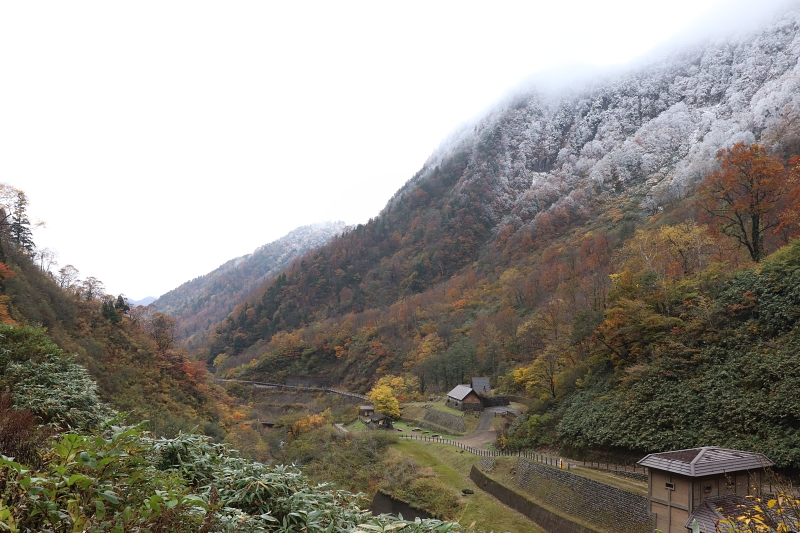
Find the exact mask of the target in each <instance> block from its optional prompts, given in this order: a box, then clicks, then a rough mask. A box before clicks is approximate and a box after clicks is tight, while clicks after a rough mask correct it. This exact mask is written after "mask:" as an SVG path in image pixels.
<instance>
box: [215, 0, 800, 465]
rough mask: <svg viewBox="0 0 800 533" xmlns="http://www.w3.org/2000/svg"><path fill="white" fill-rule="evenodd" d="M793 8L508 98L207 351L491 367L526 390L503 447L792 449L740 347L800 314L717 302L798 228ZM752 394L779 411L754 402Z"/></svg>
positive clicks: (350, 379) (512, 386)
mask: <svg viewBox="0 0 800 533" xmlns="http://www.w3.org/2000/svg"><path fill="white" fill-rule="evenodd" d="M798 20H800V12H798V11H795V10H787V11H786V12H784V13H783V14H782V15H781V16H780V17H778V18H776V19H775V20H773V21H772V23H771V24H770V25H768V26H766V27H764V28H762V29H760V30H758V31H756V32H752V33H749V34H746V35H740V36H738V37H737V38H736V39H734V40H724V41H723V40H720V41H718V42H713V43H707V44H705V45H704V46H702V47H696V48H691V49H686V50H684V51H682V52H680V53H677V54H674V55H672V56H670V57H669V58H667V59H662V60H659V61H658V62H655V63H653V64H650V65H647V66H643V67H639V68H637V69H634V70H631V71H628V72H627V73H622V74H618V75H615V76H611V77H608V78H606V79H601V80H595V81H593V82H592V83H589V84H587V85H585V86H580V87H577V86H576V87H572V88H570V89H569V90H564V91H562V92H560V93H545V92H540V91H537V90H536V89H530V90H527V91H523V92H520V93H518V94H516V95H514V96H511V97H509V98H508V99H506V100H505V101H503V102H501V103H500V104H498V106H497V107H496V108H495V109H494V110H492V111H491V112H490V113H488V114H487V115H486V116H484V117H483V118H482V119H480V120H478V121H476V122H475V123H473V124H471V125H469V126H468V127H465V128H463V129H461V130H459V131H458V132H456V133H455V134H454V135H453V136H452V137H451V138H450V139H449V140H447V141H446V142H445V143H443V145H442V146H441V147H440V148H439V149H438V150H437V151H436V152H435V153H434V154H433V155H432V156H431V158H430V159H429V160H428V161H427V162H426V163H425V165H424V166H423V168H422V169H421V170H420V172H419V173H417V175H415V176H414V177H413V178H412V179H411V180H409V182H408V183H407V184H406V186H405V187H403V188H402V189H401V190H400V191H398V193H397V194H395V196H394V197H393V198H392V199H391V200H390V201H389V203H388V204H387V206H386V208H385V209H384V210H383V211H382V212H381V213H380V215H378V216H377V217H375V218H374V219H371V220H370V221H369V222H367V223H366V224H363V225H359V226H357V227H356V228H354V229H352V230H351V231H348V232H345V233H344V234H342V235H341V236H338V237H336V238H334V239H333V240H332V241H331V242H330V243H329V244H327V245H324V246H322V247H320V248H319V249H317V250H314V251H312V252H310V253H308V254H306V255H305V256H304V257H303V258H302V259H298V260H296V261H295V262H294V263H293V264H292V265H291V266H290V267H289V268H287V269H286V270H285V271H284V272H283V273H281V274H280V275H279V276H277V277H276V278H275V279H274V281H273V282H271V283H270V284H268V285H267V286H266V287H265V288H264V289H263V290H261V291H259V292H257V293H254V294H253V295H251V297H249V298H248V299H247V301H246V302H245V303H243V304H241V305H239V306H237V307H236V308H235V309H234V311H233V312H232V313H231V314H230V315H229V316H228V317H227V318H226V319H225V320H224V321H222V322H221V323H219V324H218V325H217V326H216V327H215V328H214V331H213V333H212V334H211V335H210V337H209V342H208V346H207V349H206V351H205V354H204V357H206V358H207V360H208V361H209V362H213V363H214V365H215V367H216V371H217V372H218V373H220V374H223V375H230V376H241V377H246V378H248V379H263V380H269V381H280V380H282V379H283V378H284V377H285V376H286V375H288V374H302V373H310V374H319V373H326V374H329V375H331V376H332V377H333V378H334V380H335V381H336V382H337V384H338V385H339V386H342V387H346V388H350V389H352V390H356V391H362V392H366V391H368V390H370V388H371V387H372V386H373V385H374V384H375V382H376V380H377V379H378V378H380V377H382V376H392V375H402V374H404V373H410V374H411V375H413V376H414V377H415V378H416V379H417V380H418V383H419V387H420V389H421V392H424V393H425V394H435V393H442V392H446V391H447V390H448V389H449V388H451V387H452V386H454V385H455V384H458V383H464V382H466V381H468V379H469V377H471V376H473V375H488V376H490V377H491V378H492V381H493V384H495V385H496V387H498V388H500V389H501V390H507V391H513V392H515V393H525V394H528V395H530V396H532V397H533V398H534V399H536V400H537V401H538V403H537V404H536V406H535V407H534V409H532V410H531V412H530V415H529V416H528V417H526V418H524V419H523V420H520V421H519V422H518V423H517V424H516V426H515V427H514V428H512V430H511V432H510V433H509V435H507V436H506V438H505V440H504V442H505V444H506V445H507V446H511V447H520V446H562V447H568V448H571V449H573V450H574V451H575V452H576V453H584V452H586V451H587V450H595V451H606V452H621V453H626V452H630V453H633V454H638V453H642V452H645V451H661V450H663V449H668V448H677V447H686V446H693V445H698V444H718V445H738V446H747V447H750V448H752V447H754V446H759V447H763V449H764V450H765V451H768V452H769V453H770V454H771V455H772V456H775V458H776V459H777V460H779V461H780V462H781V463H782V464H792V465H795V464H797V460H798V459H797V457H795V452H794V451H792V450H793V448H794V447H795V438H796V437H795V435H794V432H793V430H791V427H792V423H791V420H794V419H795V417H796V416H797V413H796V412H795V411H792V408H791V407H790V406H791V405H793V403H792V402H782V400H783V398H782V396H781V394H784V393H785V392H781V391H783V390H784V389H781V388H780V387H777V386H773V385H770V384H769V383H771V380H770V379H768V378H766V377H764V376H766V375H770V376H777V375H781V376H784V379H782V380H781V381H780V382H781V383H788V382H789V381H790V380H791V375H792V374H791V372H784V371H781V372H780V373H775V372H772V371H771V372H766V369H767V367H769V368H773V366H770V365H772V363H764V365H765V366H764V367H762V366H759V365H758V364H755V362H754V361H753V360H752V357H754V354H755V353H761V354H762V355H761V358H762V359H763V357H764V355H763V354H764V353H766V352H764V351H763V350H764V348H762V349H761V351H760V352H759V348H757V347H758V346H760V345H762V344H767V345H768V346H773V345H774V346H775V348H774V349H775V350H777V351H776V353H785V354H787V355H786V357H789V355H788V354H789V353H791V349H789V348H786V350H787V351H785V352H783V351H781V350H782V349H779V348H778V347H779V346H783V345H784V344H783V343H788V342H789V340H788V339H789V337H787V335H789V334H790V333H789V332H790V331H792V328H793V327H794V322H792V321H793V320H794V318H791V319H790V321H789V322H788V323H787V324H786V325H784V326H783V327H782V328H780V329H778V330H775V329H770V328H763V327H757V328H754V327H753V326H752V323H751V322H749V321H751V320H756V318H755V317H753V316H749V317H748V318H747V320H745V319H744V318H743V316H742V315H735V314H734V313H733V312H732V311H731V309H733V308H734V307H736V306H739V305H741V306H744V305H745V303H742V301H739V300H737V298H739V299H740V300H741V298H745V299H746V298H750V297H751V296H742V294H744V293H742V294H739V295H737V293H736V291H737V290H738V289H737V287H741V283H740V281H739V280H740V279H742V278H741V277H742V276H747V275H753V273H754V272H758V271H759V270H758V269H759V268H766V267H759V266H758V264H760V263H761V262H762V261H764V257H766V256H769V255H770V254H772V253H773V252H775V251H776V250H778V249H780V248H781V247H783V246H785V245H786V244H787V243H790V242H792V239H793V238H794V236H795V235H796V233H797V229H798V226H797V218H796V212H797V204H796V202H797V190H796V187H797V183H796V181H797V166H796V160H795V159H793V158H794V156H796V155H797V154H798V146H799V145H798V139H800V136H799V135H798V134H799V133H800V129H798V126H797V124H798V122H797V116H798V111H800V96H798V95H800V91H798V85H797V84H798V80H799V79H800V76H798V71H797V60H798V57H800V36H798V27H799V26H798ZM748 180H749V182H748ZM748 195H750V196H748ZM748 198H751V199H752V198H758V200H757V201H756V202H755V203H756V204H757V207H756V208H755V210H751V211H747V209H744V208H743V207H742V205H743V204H742V202H744V203H747V200H748ZM759 202H760V203H759ZM751 203H752V202H751ZM792 246H794V245H792ZM784 253H789V252H784ZM767 261H770V259H768V260H767ZM765 264H767V263H765ZM788 264H792V262H791V261H789V263H788ZM752 298H755V300H754V303H751V304H750V305H754V306H756V307H757V306H758V305H760V301H759V300H758V298H757V297H756V296H752ZM787 305H793V304H791V303H788V304H787ZM792 316H793V315H792ZM760 320H763V318H761V319H760ZM743 322H744V323H745V324H747V325H743V324H742V323H743ZM734 339H735V340H734ZM731 343H733V344H731ZM787 346H788V345H787ZM767 351H769V350H767ZM776 357H778V356H776ZM781 357H782V356H781ZM789 360H791V359H789ZM781 361H783V360H781V359H780V357H778V359H776V360H775V361H774V368H782V367H781V366H780V365H783V364H788V363H787V362H786V361H783V362H781ZM787 361H788V360H787ZM670 365H672V366H670ZM748 365H749V366H748ZM745 367H747V368H752V369H753V370H748V371H747V372H746V373H743V372H742V369H743V368H745ZM755 369H758V370H755ZM697 373H701V374H702V375H704V376H705V377H704V378H698V377H697V376H696V374H697ZM726 375H731V376H735V377H736V379H728V380H726V382H725V383H727V384H728V385H730V384H731V383H734V384H735V385H734V386H733V387H732V389H731V391H732V392H731V393H730V394H727V393H726V392H725V391H726V390H728V389H726V388H725V385H723V384H722V382H721V381H719V380H720V379H722V377H721V376H726ZM689 376H692V378H691V379H689ZM744 376H749V377H744ZM667 377H669V379H672V380H675V382H676V383H678V384H680V386H675V387H670V386H668V385H667V383H668V382H669V379H667ZM665 380H666V381H665ZM656 385H658V386H659V387H665V388H664V389H663V391H664V394H663V395H662V396H658V395H655V396H654V395H653V394H652V391H653V390H661V389H658V388H654V387H656ZM786 390H788V389H786ZM646 391H650V392H647V393H646ZM680 395H684V396H680ZM686 395H689V396H691V397H692V398H695V399H696V400H697V412H694V413H692V411H691V410H684V409H683V408H682V407H683V406H684V405H685V403H686V400H687V397H688V396H686ZM731 395H734V396H735V397H736V398H738V400H736V401H734V400H733V399H732V398H731ZM759 398H762V399H763V398H771V400H770V401H776V402H777V403H778V404H780V405H781V406H782V407H781V408H780V409H778V410H777V411H778V412H780V414H779V415H775V416H774V417H772V418H770V416H771V415H768V414H765V415H764V417H763V418H759V417H758V416H757V413H758V412H759V410H760V409H767V403H763V402H762V401H761V400H759ZM728 401H730V402H733V403H732V404H731V406H734V405H735V406H738V407H736V408H735V409H728V408H726V407H725V406H726V405H728V403H727V402H728ZM764 401H766V400H764ZM619 402H623V404H624V405H625V406H626V409H621V408H620V403H619ZM673 404H675V408H674V409H673V408H668V407H667V406H668V405H673ZM678 404H679V405H680V406H681V407H677V405H678ZM770 405H772V404H770ZM756 406H759V407H756ZM773 409H775V408H774V407H773ZM787 409H788V411H787ZM715 410H716V411H715ZM623 412H624V413H626V415H625V416H624V417H623V416H622V415H621V414H620V413H623ZM715 412H717V413H719V416H717V417H716V418H714V415H713V413H715ZM670 413H671V414H670ZM723 413H724V416H723ZM756 420H758V422H757V423H756ZM767 420H771V421H772V422H769V421H767ZM751 424H756V425H757V426H758V427H759V428H760V429H758V430H757V431H755V432H746V431H745V430H744V429H743V428H745V427H750V425H751ZM754 427H755V426H754ZM755 435H758V436H757V437H756V436H755Z"/></svg>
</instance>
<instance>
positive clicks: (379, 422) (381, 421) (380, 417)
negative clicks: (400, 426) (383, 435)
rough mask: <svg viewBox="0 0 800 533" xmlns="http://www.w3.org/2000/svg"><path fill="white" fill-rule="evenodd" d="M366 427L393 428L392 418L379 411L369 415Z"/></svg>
mask: <svg viewBox="0 0 800 533" xmlns="http://www.w3.org/2000/svg"><path fill="white" fill-rule="evenodd" d="M367 427H368V428H370V429H394V425H392V419H391V418H389V417H388V416H386V415H384V414H381V413H375V414H374V415H371V416H370V417H369V422H367Z"/></svg>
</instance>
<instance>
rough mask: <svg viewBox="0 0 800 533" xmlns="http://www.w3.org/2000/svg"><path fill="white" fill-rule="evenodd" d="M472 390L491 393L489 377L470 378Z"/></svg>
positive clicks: (486, 393)
mask: <svg viewBox="0 0 800 533" xmlns="http://www.w3.org/2000/svg"><path fill="white" fill-rule="evenodd" d="M472 390H474V391H475V392H477V393H478V394H485V395H489V394H491V393H492V386H491V385H490V384H489V378H472Z"/></svg>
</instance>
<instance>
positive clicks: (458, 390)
mask: <svg viewBox="0 0 800 533" xmlns="http://www.w3.org/2000/svg"><path fill="white" fill-rule="evenodd" d="M470 392H474V391H473V390H472V388H471V387H470V386H469V385H456V386H455V387H454V388H453V390H451V391H450V392H448V393H447V397H448V398H452V399H454V400H459V401H463V400H464V398H466V397H467V396H468V395H469V393H470Z"/></svg>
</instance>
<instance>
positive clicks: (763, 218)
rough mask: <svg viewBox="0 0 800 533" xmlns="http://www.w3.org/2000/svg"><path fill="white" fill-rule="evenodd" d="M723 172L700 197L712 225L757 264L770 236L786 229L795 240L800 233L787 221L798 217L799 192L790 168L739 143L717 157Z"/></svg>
mask: <svg viewBox="0 0 800 533" xmlns="http://www.w3.org/2000/svg"><path fill="white" fill-rule="evenodd" d="M717 159H719V161H720V168H719V169H718V170H717V171H716V172H714V173H712V174H711V175H709V176H708V178H707V179H706V182H705V183H704V184H703V186H702V187H701V189H700V191H699V205H700V206H701V207H702V208H703V209H704V210H705V211H706V212H708V213H709V214H710V215H711V223H712V225H713V226H714V227H715V228H716V229H718V230H719V231H720V232H721V233H723V234H724V235H728V236H730V237H733V238H734V239H736V241H737V242H738V243H739V244H740V245H741V246H743V247H745V248H746V249H747V251H748V253H749V254H750V257H751V258H752V260H753V261H755V262H758V261H761V260H762V259H763V258H764V257H765V255H766V248H765V246H766V243H765V240H766V239H767V238H768V237H769V236H770V232H773V233H774V232H775V230H778V229H779V228H780V229H785V230H786V232H787V234H788V236H791V237H793V236H795V235H797V234H798V232H800V227H797V226H795V227H791V226H788V225H787V224H786V221H787V220H788V219H789V218H791V217H793V214H794V213H796V212H797V209H798V206H799V205H798V204H797V194H798V193H797V190H796V188H797V186H798V184H797V183H796V182H795V180H791V179H789V175H788V173H787V171H786V169H785V168H784V165H783V164H782V163H781V161H780V160H778V159H777V158H775V157H771V156H770V155H768V154H767V152H766V149H765V148H764V147H762V146H759V145H758V144H753V145H750V146H747V145H745V144H744V143H737V144H735V145H734V146H733V147H731V148H727V149H725V150H720V151H719V153H718V154H717Z"/></svg>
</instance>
